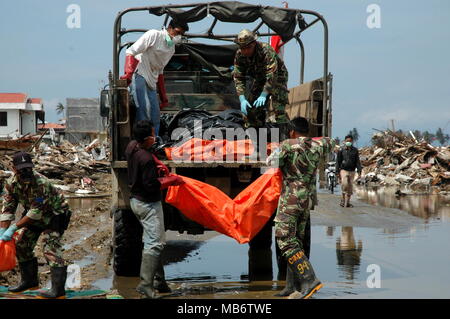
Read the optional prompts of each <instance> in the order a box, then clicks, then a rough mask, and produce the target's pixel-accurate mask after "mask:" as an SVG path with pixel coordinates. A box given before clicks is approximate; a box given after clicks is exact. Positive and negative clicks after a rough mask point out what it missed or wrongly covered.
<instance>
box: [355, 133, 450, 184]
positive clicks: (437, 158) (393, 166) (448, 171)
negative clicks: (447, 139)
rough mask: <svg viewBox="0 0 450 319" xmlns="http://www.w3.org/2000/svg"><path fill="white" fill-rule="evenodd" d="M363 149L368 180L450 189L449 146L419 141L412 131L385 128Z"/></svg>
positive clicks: (365, 177)
mask: <svg viewBox="0 0 450 319" xmlns="http://www.w3.org/2000/svg"><path fill="white" fill-rule="evenodd" d="M372 143H373V146H371V147H365V148H362V149H360V158H361V164H362V165H363V167H364V168H363V176H364V178H363V180H362V182H363V183H365V184H371V185H374V184H379V185H386V186H406V187H407V189H410V190H411V191H430V190H431V188H432V187H436V188H437V189H438V190H439V191H442V192H450V147H449V146H444V147H435V146H432V145H430V144H428V143H427V142H424V141H418V140H417V139H416V138H415V136H414V135H413V134H412V132H410V136H409V135H404V134H403V133H399V132H393V131H384V132H379V133H376V134H375V135H374V136H373V137H372Z"/></svg>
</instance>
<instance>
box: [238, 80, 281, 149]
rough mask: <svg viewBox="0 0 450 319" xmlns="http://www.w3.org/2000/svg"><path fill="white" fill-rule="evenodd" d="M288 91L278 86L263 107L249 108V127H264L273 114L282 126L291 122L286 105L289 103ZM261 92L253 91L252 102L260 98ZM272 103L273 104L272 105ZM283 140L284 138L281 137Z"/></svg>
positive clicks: (276, 121)
mask: <svg viewBox="0 0 450 319" xmlns="http://www.w3.org/2000/svg"><path fill="white" fill-rule="evenodd" d="M288 93H289V91H287V90H286V89H285V88H276V89H274V90H273V92H272V94H270V98H269V99H267V101H266V104H265V105H264V106H261V107H253V106H252V107H251V108H248V109H247V119H248V123H249V127H256V128H258V127H264V126H265V124H266V123H267V120H268V119H269V117H271V115H274V117H275V123H277V124H279V125H280V126H281V127H280V129H281V128H283V127H284V125H286V124H287V123H288V122H289V117H288V115H287V113H286V110H285V109H286V105H287V104H288V103H289V98H288ZM260 94H261V92H258V93H257V92H256V91H252V94H251V98H250V100H249V102H250V104H251V105H253V103H254V102H255V101H256V100H257V99H258V97H259V95H260ZM270 103H271V104H272V105H270ZM280 140H282V139H280Z"/></svg>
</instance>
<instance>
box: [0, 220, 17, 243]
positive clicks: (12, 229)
mask: <svg viewBox="0 0 450 319" xmlns="http://www.w3.org/2000/svg"><path fill="white" fill-rule="evenodd" d="M16 230H17V226H16V224H12V225H11V226H9V228H8V229H7V230H6V231H5V232H4V233H3V235H2V237H0V240H3V241H10V240H11V239H12V236H13V235H14V233H15V232H16Z"/></svg>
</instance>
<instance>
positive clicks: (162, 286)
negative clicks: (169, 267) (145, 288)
mask: <svg viewBox="0 0 450 319" xmlns="http://www.w3.org/2000/svg"><path fill="white" fill-rule="evenodd" d="M153 287H154V288H155V289H156V290H158V292H159V293H166V292H172V290H171V289H170V287H169V285H168V284H167V282H166V278H165V275H164V267H163V264H162V261H161V258H160V259H159V264H158V268H157V269H156V274H155V281H154V285H153Z"/></svg>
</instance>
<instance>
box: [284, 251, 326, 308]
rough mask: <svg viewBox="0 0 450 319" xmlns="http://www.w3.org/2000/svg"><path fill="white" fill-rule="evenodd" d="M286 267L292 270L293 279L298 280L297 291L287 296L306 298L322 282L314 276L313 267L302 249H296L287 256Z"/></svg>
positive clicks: (315, 290) (316, 289)
mask: <svg viewBox="0 0 450 319" xmlns="http://www.w3.org/2000/svg"><path fill="white" fill-rule="evenodd" d="M287 261H288V267H290V269H291V270H292V273H293V275H294V280H298V281H299V283H300V285H299V287H298V288H299V289H300V290H299V291H298V292H297V291H294V293H292V294H291V295H290V296H289V298H293V299H308V298H310V297H311V296H312V295H313V294H314V293H316V292H317V291H318V290H319V289H320V288H322V287H323V284H322V283H321V282H320V280H319V279H318V278H317V277H316V274H315V273H314V269H313V267H312V265H311V263H310V262H309V260H308V258H307V257H306V256H305V253H304V252H303V250H297V251H295V252H294V253H293V254H291V255H290V256H288V257H287Z"/></svg>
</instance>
